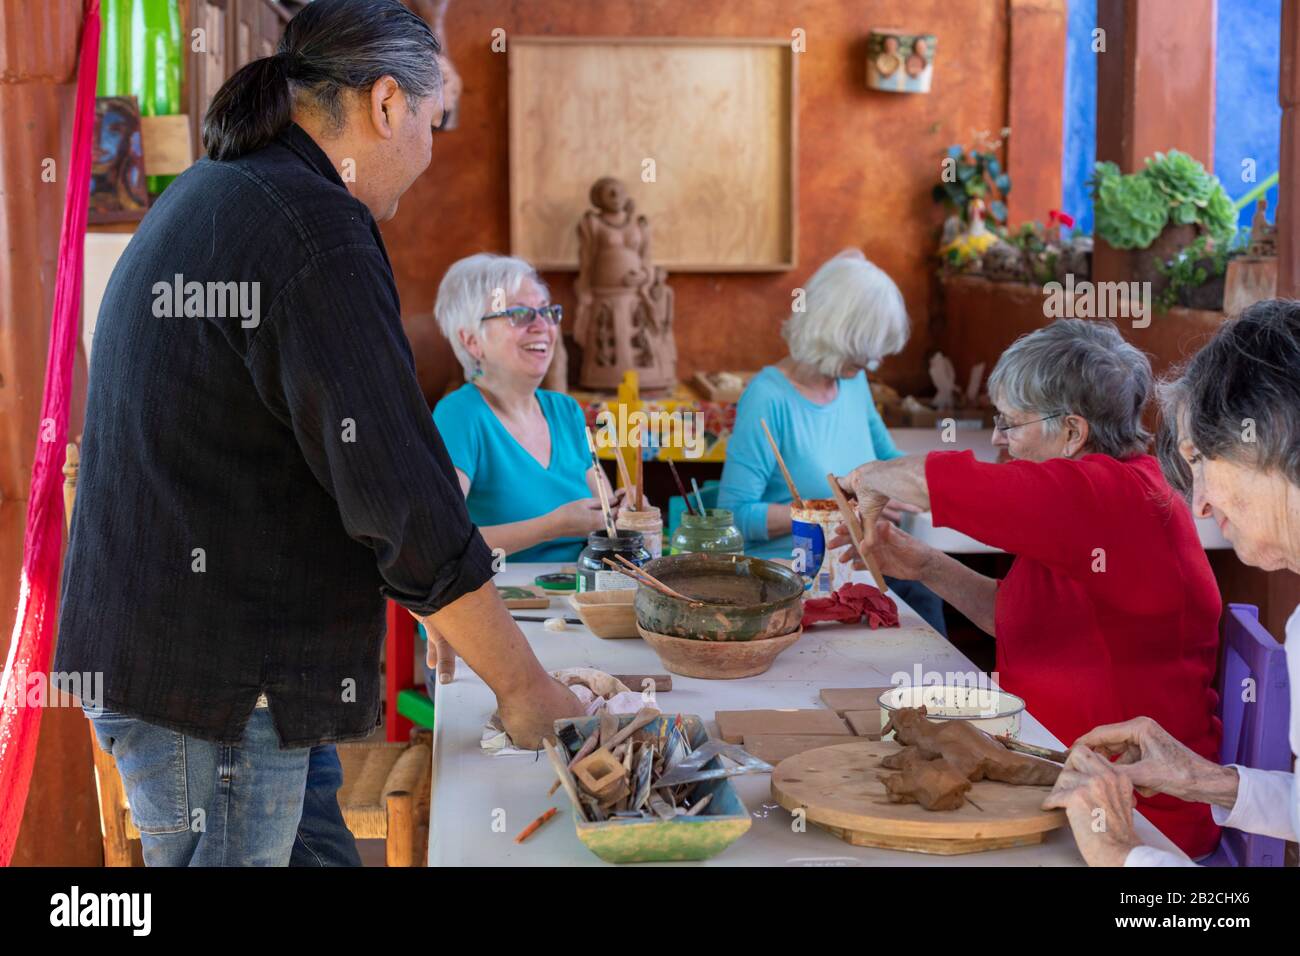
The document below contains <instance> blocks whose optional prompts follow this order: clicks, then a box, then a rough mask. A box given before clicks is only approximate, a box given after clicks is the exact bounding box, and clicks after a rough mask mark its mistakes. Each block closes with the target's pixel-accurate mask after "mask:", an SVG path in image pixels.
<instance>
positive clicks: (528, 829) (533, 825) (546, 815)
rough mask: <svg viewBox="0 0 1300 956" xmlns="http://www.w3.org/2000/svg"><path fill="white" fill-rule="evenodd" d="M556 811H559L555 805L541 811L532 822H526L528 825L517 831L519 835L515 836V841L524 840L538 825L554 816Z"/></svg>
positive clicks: (521, 841) (520, 841)
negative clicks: (543, 811)
mask: <svg viewBox="0 0 1300 956" xmlns="http://www.w3.org/2000/svg"><path fill="white" fill-rule="evenodd" d="M558 812H559V811H557V810H556V809H555V807H551V809H549V810H547V811H546V812H545V813H543V814H542V815H541V816H540V817H538V818H537V819H536V820H534V821H533V822H532V823H530V824H528V826H526V827H524V828H523V830H521V831H520V832H519V836H517V837H515V842H516V843H523V842H524V841H525V840H527V839H528V838H529V837H530V836H532V835H533V834H534V833H535V832H536V831H537V828H538V827H540V826H541V825H542V824H543V823H545V822H546V821H547V820H549V819H551V817H553V816H555V814H556V813H558Z"/></svg>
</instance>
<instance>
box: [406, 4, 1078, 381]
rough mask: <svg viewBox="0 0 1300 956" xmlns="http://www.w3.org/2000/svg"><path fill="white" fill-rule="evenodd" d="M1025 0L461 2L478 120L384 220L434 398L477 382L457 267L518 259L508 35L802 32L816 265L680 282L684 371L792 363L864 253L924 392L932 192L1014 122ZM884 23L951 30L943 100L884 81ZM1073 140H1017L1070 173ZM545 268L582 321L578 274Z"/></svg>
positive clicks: (804, 127) (1046, 90) (808, 237)
mask: <svg viewBox="0 0 1300 956" xmlns="http://www.w3.org/2000/svg"><path fill="white" fill-rule="evenodd" d="M1007 10H1008V5H1007V3H1005V2H1003V0H880V2H870V3H868V2H854V0H745V2H743V3H741V2H735V0H638V2H636V3H631V2H624V0H583V2H573V0H452V4H451V7H450V9H449V11H448V14H447V33H448V36H447V41H448V44H449V47H450V51H451V55H452V58H453V60H454V61H455V63H456V65H457V67H458V68H459V70H460V72H461V74H462V76H463V78H464V82H465V92H464V95H463V98H462V101H461V108H460V125H459V128H458V129H456V130H455V131H453V132H449V133H445V134H438V135H437V136H435V141H434V153H433V162H432V164H431V166H430V168H429V170H428V172H426V173H425V174H424V176H422V177H421V179H420V180H419V181H418V182H417V183H416V184H415V185H414V187H413V188H412V189H411V191H410V192H409V193H407V195H406V197H405V198H404V199H403V200H402V204H401V208H400V210H399V212H398V214H397V217H396V218H395V219H394V220H393V221H391V222H389V223H388V224H386V225H385V227H384V235H385V241H386V243H387V245H388V249H389V253H390V255H391V257H392V261H393V267H394V270H395V272H396V275H397V281H398V286H399V289H400V292H401V296H402V303H403V312H404V314H405V316H406V324H407V331H408V334H409V335H410V337H411V340H412V344H413V347H414V348H415V352H416V356H417V360H418V362H419V364H420V367H421V374H422V379H423V384H424V387H425V391H426V393H427V394H430V395H437V394H440V393H441V391H442V389H443V388H444V387H445V385H446V384H447V382H448V381H450V380H452V379H453V378H454V379H455V380H459V377H460V369H459V366H457V365H456V364H455V361H454V359H453V358H452V357H451V353H450V349H449V347H448V346H447V345H446V344H445V342H443V341H442V340H441V336H440V335H439V333H438V332H437V330H436V328H435V327H433V323H432V319H431V317H430V313H431V309H432V303H433V298H434V295H435V293H436V290H437V286H438V282H439V281H440V279H441V277H442V275H443V272H444V271H445V270H446V268H447V267H448V266H449V265H450V264H451V263H452V262H454V261H455V260H456V259H458V258H460V257H462V256H466V255H469V254H472V253H474V252H480V251H498V252H506V251H508V245H509V213H508V207H507V189H508V182H507V163H508V156H507V125H506V110H507V102H506V56H505V55H504V54H501V53H493V52H492V51H491V48H490V43H491V38H492V31H493V29H495V28H498V27H499V28H502V29H504V30H505V31H506V35H507V39H508V38H509V37H510V36H512V35H531V34H555V35H609V36H623V35H636V36H705V37H707V36H764V37H776V36H782V37H785V36H790V35H791V31H792V30H794V29H795V28H802V29H803V30H804V31H805V33H806V37H807V49H806V52H805V53H803V54H801V55H800V57H799V65H798V71H799V76H798V111H799V113H798V125H799V150H798V158H797V166H798V194H799V208H798V223H799V258H798V265H797V267H796V268H795V269H794V270H792V271H790V272H785V273H761V274H735V273H732V274H689V275H688V274H679V275H674V276H671V277H670V282H671V284H672V286H673V288H674V289H675V290H676V296H677V318H676V325H677V346H678V355H679V376H680V377H681V378H683V379H685V378H688V377H689V376H690V375H691V374H692V373H693V372H694V371H696V370H697V369H702V370H713V369H746V368H758V367H760V366H762V365H764V364H767V363H770V362H772V361H775V360H776V359H778V358H779V357H780V356H781V355H782V354H783V343H782V342H781V339H780V336H779V334H778V329H779V325H780V322H781V320H782V319H783V318H784V317H785V315H786V314H787V313H788V310H789V306H790V301H791V293H792V290H793V289H794V288H796V287H798V286H799V285H801V284H802V283H803V282H804V281H806V280H807V278H808V276H810V275H811V274H812V272H813V271H814V270H815V269H816V267H817V266H818V265H819V264H821V263H822V262H823V261H824V260H826V259H827V258H829V257H830V256H832V255H834V254H835V253H836V252H838V251H839V250H840V249H842V248H844V247H846V246H852V245H857V246H860V247H861V248H862V249H863V250H864V251H865V252H866V255H867V256H868V258H870V259H872V260H873V261H875V262H876V263H877V264H878V265H880V266H881V267H882V268H884V269H885V270H886V271H888V272H889V273H890V275H891V276H893V278H894V280H895V281H896V282H897V283H898V285H899V287H900V288H901V290H902V292H903V295H904V297H905V299H906V301H907V305H908V309H909V312H910V313H911V316H912V321H913V329H914V332H913V337H912V341H911V343H910V344H909V346H908V348H907V350H906V351H905V352H904V353H903V354H902V355H900V356H896V357H894V358H892V359H890V360H888V361H887V362H886V363H885V365H884V367H883V368H882V370H881V373H880V376H879V377H880V378H882V379H883V380H885V381H888V382H890V383H891V384H894V385H896V386H903V387H906V388H908V389H923V388H924V387H925V386H926V384H927V382H928V379H927V376H926V374H925V363H924V355H925V352H926V350H927V348H930V347H932V342H931V339H930V335H929V332H928V328H927V327H928V321H929V320H928V316H929V313H930V309H931V301H930V299H931V295H932V289H931V278H930V275H931V264H930V262H929V259H928V257H929V256H930V254H931V252H932V250H933V247H934V242H935V230H936V228H937V226H938V225H939V223H940V222H941V221H942V218H943V217H942V213H941V212H940V210H939V209H938V208H937V207H935V206H934V204H933V203H932V201H931V199H930V188H931V186H932V185H933V183H934V182H935V181H936V180H937V178H938V175H939V161H940V158H941V156H942V155H943V151H944V150H945V149H946V148H947V146H948V145H949V144H951V143H955V142H961V143H967V142H969V141H971V140H972V139H973V137H974V135H975V133H976V132H977V131H991V132H992V133H993V134H994V135H996V132H997V131H998V130H999V129H1000V128H1001V127H1002V126H1004V125H1006V122H1007V120H1006V117H1007V103H1008V79H1007V76H1008V67H1007V62H1008V50H1009V41H1008V37H1009V29H1008V13H1007ZM1062 23H1063V21H1062ZM873 25H878V26H896V27H904V28H908V29H914V30H918V31H920V30H926V31H929V32H933V33H934V34H936V36H937V45H936V49H937V53H936V60H935V73H934V83H933V87H932V90H931V92H930V93H929V94H928V95H903V94H890V93H878V92H872V91H869V90H868V89H867V88H866V85H865V56H866V37H867V32H868V30H869V29H870V27H872V26H873ZM1062 29H1063V27H1062ZM1062 42H1063V34H1062ZM1042 87H1043V95H1044V97H1045V98H1050V101H1051V103H1052V108H1053V109H1055V110H1056V111H1057V112H1058V113H1059V109H1060V102H1061V91H1060V89H1059V87H1058V88H1057V89H1055V90H1053V89H1051V87H1052V83H1051V82H1050V80H1049V81H1046V82H1044V83H1043V84H1042ZM1015 136H1016V133H1015V131H1014V130H1013V131H1012V137H1013V140H1014V137H1015ZM1059 139H1060V137H1059V136H1057V137H1056V141H1055V142H1053V141H1051V138H1050V137H1048V138H1046V139H1044V138H1042V137H1040V136H1038V135H1036V134H1035V133H1034V132H1033V131H1027V135H1025V136H1024V137H1023V138H1022V139H1021V140H1019V141H1017V142H1018V143H1019V148H1020V150H1021V153H1020V155H1019V156H1018V157H1017V160H1018V165H1019V164H1023V163H1026V162H1030V161H1031V160H1032V153H1033V152H1038V153H1041V163H1042V164H1043V165H1044V166H1046V167H1048V168H1050V169H1052V170H1054V171H1056V170H1059V168H1060V142H1059ZM1027 150H1028V151H1031V156H1030V157H1026V156H1025V155H1024V151H1027ZM630 185H631V186H632V187H633V193H634V195H635V184H634V183H633V184H630ZM1013 194H1014V188H1013ZM1039 215H1041V213H1040V214H1039ZM545 278H546V280H547V281H548V283H549V284H550V285H551V288H552V293H553V295H554V297H555V299H556V301H559V302H561V303H563V304H564V305H565V306H566V309H567V310H568V312H569V314H570V315H572V307H573V291H572V289H573V274H572V273H555V274H548V275H546V276H545ZM566 324H567V321H566Z"/></svg>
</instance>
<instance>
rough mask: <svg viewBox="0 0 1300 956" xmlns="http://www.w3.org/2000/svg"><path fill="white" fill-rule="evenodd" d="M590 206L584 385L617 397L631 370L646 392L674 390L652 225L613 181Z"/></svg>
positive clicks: (582, 259)
mask: <svg viewBox="0 0 1300 956" xmlns="http://www.w3.org/2000/svg"><path fill="white" fill-rule="evenodd" d="M591 204H592V205H593V206H595V207H596V208H594V209H589V210H587V212H585V213H583V216H582V220H581V221H580V222H579V223H578V248H579V253H578V281H577V294H578V312H577V318H576V320H575V322H574V327H573V337H574V339H575V340H576V341H577V342H578V344H579V345H581V347H582V369H581V372H580V374H579V377H578V380H579V382H580V384H581V385H582V386H583V387H584V388H594V389H612V388H617V387H618V385H619V383H620V382H621V381H622V380H623V373H624V372H626V371H629V370H631V371H635V372H636V373H637V376H638V379H639V382H640V386H641V388H643V389H647V390H654V389H662V388H669V387H671V386H672V385H673V384H674V383H675V382H676V379H677V345H676V343H675V342H674V340H673V290H672V289H670V288H669V287H668V283H667V278H668V276H667V273H665V272H664V270H663V269H658V268H655V266H654V263H653V260H652V258H651V255H650V222H649V220H647V219H646V217H645V216H638V215H636V214H635V211H636V210H635V205H634V204H633V202H632V198H631V197H630V196H629V195H628V194H627V189H626V187H624V185H623V184H622V183H621V182H620V181H619V180H617V179H614V178H613V177H610V176H605V177H602V178H601V179H598V180H596V182H595V184H594V185H593V186H592V187H591Z"/></svg>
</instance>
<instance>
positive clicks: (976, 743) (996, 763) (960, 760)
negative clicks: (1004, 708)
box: [881, 707, 1061, 787]
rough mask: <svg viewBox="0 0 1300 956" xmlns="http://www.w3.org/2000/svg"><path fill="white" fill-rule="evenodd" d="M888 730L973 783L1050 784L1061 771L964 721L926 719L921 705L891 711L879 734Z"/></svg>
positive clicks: (1053, 765) (903, 741) (897, 738)
mask: <svg viewBox="0 0 1300 956" xmlns="http://www.w3.org/2000/svg"><path fill="white" fill-rule="evenodd" d="M891 730H892V731H894V737H895V739H896V740H897V741H898V742H899V743H901V744H903V745H904V746H906V747H915V748H916V749H917V750H918V752H919V754H920V756H921V757H923V758H927V759H934V758H937V757H942V758H943V759H944V760H946V761H947V762H948V763H949V764H951V765H952V766H953V768H955V769H956V770H957V771H959V772H960V773H962V774H963V775H964V776H965V777H966V779H968V780H970V781H972V782H977V781H980V780H984V779H988V780H998V781H1001V782H1002V783H1013V784H1020V785H1024V786H1039V787H1044V786H1045V787H1050V786H1052V785H1053V784H1054V783H1056V778H1057V777H1058V776H1059V775H1060V773H1061V767H1060V766H1059V765H1058V764H1054V763H1049V762H1048V761H1046V760H1039V759H1038V758H1037V757H1030V756H1028V755H1027V754H1018V753H1014V752H1012V751H1010V750H1008V749H1007V748H1006V747H1004V746H1002V745H1001V744H1000V743H998V742H997V741H996V740H994V739H993V738H992V737H990V736H988V735H987V734H985V733H983V732H981V731H980V730H979V729H978V728H976V727H974V726H972V725H971V724H970V723H968V722H967V721H964V720H944V721H937V722H936V721H932V720H929V719H927V718H926V709H925V708H924V707H903V708H900V709H899V710H896V711H894V713H893V714H892V716H891V717H890V719H889V723H887V724H886V725H885V729H884V730H882V731H881V736H882V737H883V736H884V735H885V734H887V733H889V732H890V731H891Z"/></svg>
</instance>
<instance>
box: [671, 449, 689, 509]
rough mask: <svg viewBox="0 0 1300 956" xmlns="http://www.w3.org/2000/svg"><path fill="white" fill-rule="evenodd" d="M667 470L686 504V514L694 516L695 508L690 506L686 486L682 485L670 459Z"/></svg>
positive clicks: (675, 467) (675, 466) (674, 465)
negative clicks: (671, 474)
mask: <svg viewBox="0 0 1300 956" xmlns="http://www.w3.org/2000/svg"><path fill="white" fill-rule="evenodd" d="M668 470H669V471H671V472H672V473H673V481H675V482H677V491H678V493H679V494H680V495H681V496H682V499H683V500H684V501H685V502H686V513H687V514H688V515H693V514H695V506H694V505H692V504H691V496H690V495H688V494H687V493H686V486H685V485H684V484H682V476H681V475H679V474H677V465H676V464H674V463H673V461H672V459H669V460H668Z"/></svg>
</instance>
